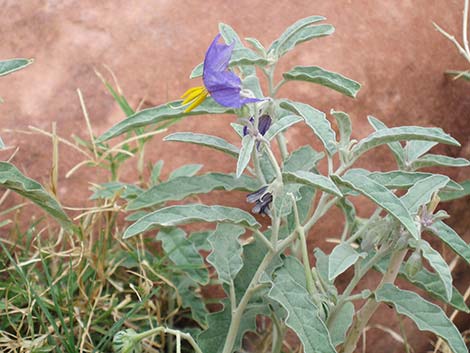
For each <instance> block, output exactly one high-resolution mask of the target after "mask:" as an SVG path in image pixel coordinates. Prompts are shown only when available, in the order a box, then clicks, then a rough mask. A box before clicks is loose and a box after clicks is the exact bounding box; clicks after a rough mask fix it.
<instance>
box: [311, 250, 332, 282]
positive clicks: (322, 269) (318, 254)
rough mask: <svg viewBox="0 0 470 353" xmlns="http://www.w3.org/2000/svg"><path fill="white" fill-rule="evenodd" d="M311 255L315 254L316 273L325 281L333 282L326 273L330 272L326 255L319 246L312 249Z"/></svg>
mask: <svg viewBox="0 0 470 353" xmlns="http://www.w3.org/2000/svg"><path fill="white" fill-rule="evenodd" d="M313 255H314V256H315V260H316V262H315V269H316V270H317V273H318V274H319V275H320V277H321V278H322V280H323V281H324V282H325V283H328V284H333V282H332V281H330V280H329V279H328V277H329V276H328V273H329V272H330V270H329V260H328V255H327V254H325V253H324V252H323V250H321V249H320V248H315V249H314V250H313Z"/></svg>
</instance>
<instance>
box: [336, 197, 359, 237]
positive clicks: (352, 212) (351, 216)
mask: <svg viewBox="0 0 470 353" xmlns="http://www.w3.org/2000/svg"><path fill="white" fill-rule="evenodd" d="M336 205H337V206H338V207H339V208H340V209H341V210H342V211H343V213H344V218H345V223H346V224H345V227H346V230H345V232H346V234H348V235H350V234H351V233H352V232H353V229H354V227H355V223H356V208H355V207H354V204H353V203H352V202H351V201H349V200H348V199H347V198H345V197H343V198H342V199H340V200H339V201H338V202H337V203H336Z"/></svg>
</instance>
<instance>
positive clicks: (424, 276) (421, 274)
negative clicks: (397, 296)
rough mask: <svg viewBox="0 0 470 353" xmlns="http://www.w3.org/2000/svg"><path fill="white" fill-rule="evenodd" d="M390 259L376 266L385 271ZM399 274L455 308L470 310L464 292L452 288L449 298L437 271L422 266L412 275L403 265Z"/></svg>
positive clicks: (381, 271) (378, 269)
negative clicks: (448, 298)
mask: <svg viewBox="0 0 470 353" xmlns="http://www.w3.org/2000/svg"><path fill="white" fill-rule="evenodd" d="M389 260H390V258H388V259H385V260H383V261H379V263H377V264H376V265H375V266H374V268H375V269H376V270H377V271H379V272H380V273H385V272H386V271H387V267H388V261H389ZM398 275H399V276H400V277H401V278H404V279H406V280H407V281H408V282H410V283H412V284H413V285H415V286H416V287H418V288H421V289H423V290H425V291H426V292H428V293H429V294H430V295H431V296H433V297H434V298H437V299H439V300H442V301H443V302H444V303H447V304H450V305H451V306H452V307H454V308H455V309H457V310H460V311H463V312H466V313H468V312H469V309H468V307H467V305H466V304H465V299H464V298H463V296H462V294H460V292H459V291H458V289H457V288H455V287H453V288H452V298H451V299H450V300H447V294H446V290H445V288H444V286H443V285H442V281H441V279H440V277H439V276H438V275H437V274H436V273H433V272H430V271H428V270H426V269H425V268H422V269H421V270H419V271H418V272H417V273H416V274H415V275H414V276H413V277H410V276H409V275H408V274H407V272H406V270H405V265H402V266H401V267H400V272H399V273H398Z"/></svg>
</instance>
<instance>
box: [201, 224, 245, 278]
mask: <svg viewBox="0 0 470 353" xmlns="http://www.w3.org/2000/svg"><path fill="white" fill-rule="evenodd" d="M243 233H245V229H244V228H243V227H240V226H236V225H233V224H224V223H222V224H218V225H217V228H216V230H215V231H214V232H213V233H212V234H211V235H210V236H209V238H208V241H209V243H210V244H211V247H212V251H211V253H210V254H209V256H208V257H207V261H208V262H209V263H210V264H211V265H212V266H214V268H215V270H216V271H217V274H218V276H219V280H220V281H221V282H222V283H225V284H228V285H232V284H233V280H234V279H235V277H236V275H237V274H238V272H239V271H240V270H241V268H242V267H243V259H242V246H241V245H240V241H239V240H238V238H239V237H240V236H241V235H242V234H243Z"/></svg>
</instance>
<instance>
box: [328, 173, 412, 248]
mask: <svg viewBox="0 0 470 353" xmlns="http://www.w3.org/2000/svg"><path fill="white" fill-rule="evenodd" d="M331 178H332V179H333V181H334V182H336V183H337V184H343V185H345V186H347V187H350V188H352V189H354V190H356V191H358V192H360V193H361V194H363V195H364V196H366V197H367V198H369V199H370V200H371V201H372V202H374V203H376V204H377V205H378V206H380V207H382V208H383V209H385V210H387V212H388V213H390V214H391V215H392V216H393V217H395V218H396V219H397V220H398V221H399V222H400V223H401V224H403V226H404V227H405V228H406V229H407V230H408V231H409V232H410V234H411V235H412V236H413V237H414V238H415V239H418V238H419V232H418V229H417V227H416V224H415V222H414V220H413V218H412V217H411V215H410V213H409V212H408V210H407V208H406V207H405V205H403V203H402V202H401V201H400V199H399V198H398V197H397V196H396V195H395V194H394V193H393V192H391V191H390V190H388V189H387V188H386V187H385V186H383V185H380V184H379V183H377V182H375V181H373V180H372V179H369V178H368V177H367V175H365V174H364V173H361V172H360V171H358V170H354V169H351V170H349V171H348V172H347V173H346V174H345V175H344V176H343V177H339V176H336V175H332V176H331Z"/></svg>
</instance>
